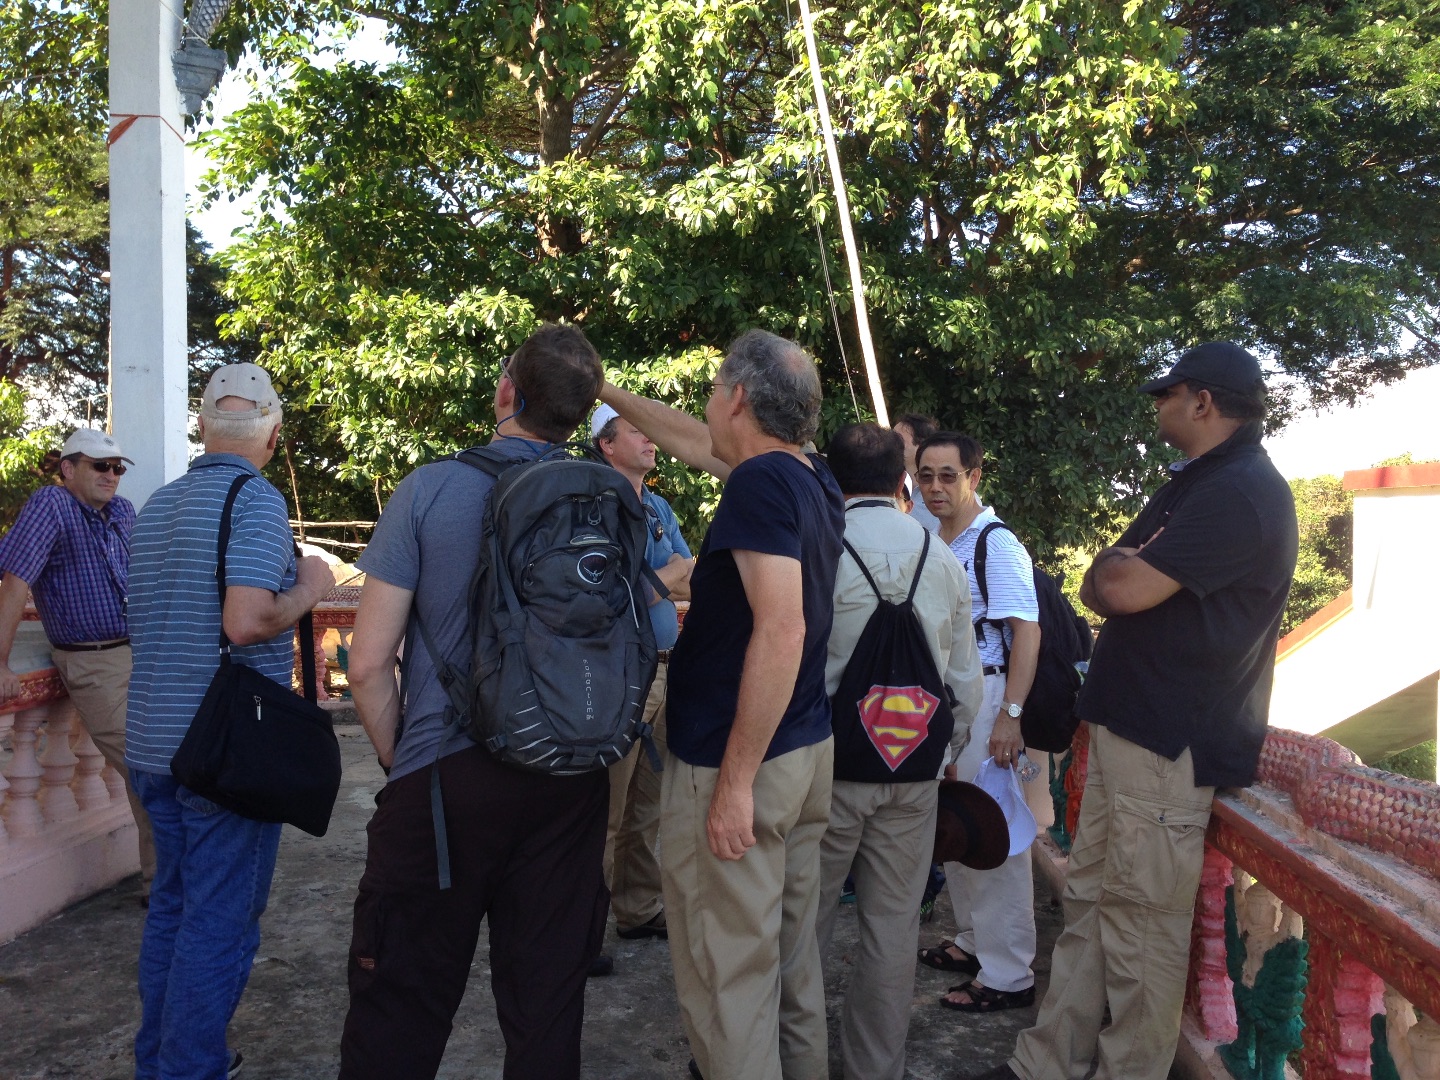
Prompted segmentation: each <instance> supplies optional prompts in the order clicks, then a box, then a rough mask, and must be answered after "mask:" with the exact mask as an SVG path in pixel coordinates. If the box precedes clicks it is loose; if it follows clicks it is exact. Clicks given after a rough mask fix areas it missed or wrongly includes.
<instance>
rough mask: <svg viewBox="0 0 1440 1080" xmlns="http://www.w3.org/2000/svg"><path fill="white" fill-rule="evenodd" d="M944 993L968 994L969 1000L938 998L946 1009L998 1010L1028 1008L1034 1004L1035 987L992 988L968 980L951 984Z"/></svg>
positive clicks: (963, 1010)
mask: <svg viewBox="0 0 1440 1080" xmlns="http://www.w3.org/2000/svg"><path fill="white" fill-rule="evenodd" d="M945 993H946V994H947V995H949V994H969V995H970V1000H969V1001H951V1000H950V998H949V997H948V996H947V997H942V998H941V999H940V1004H941V1005H943V1006H945V1008H947V1009H954V1010H955V1011H956V1012H966V1013H989V1012H1000V1011H1001V1010H1002V1009H1028V1008H1029V1007H1030V1006H1031V1005H1034V1004H1035V987H1033V986H1027V987H1026V988H1025V989H1024V990H992V989H990V987H988V986H981V985H980V984H979V983H977V982H968V983H963V984H961V985H960V986H952V987H950V989H949V990H947V991H945Z"/></svg>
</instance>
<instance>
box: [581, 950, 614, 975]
mask: <svg viewBox="0 0 1440 1080" xmlns="http://www.w3.org/2000/svg"><path fill="white" fill-rule="evenodd" d="M613 974H615V961H614V960H613V959H611V958H610V957H609V956H606V955H605V954H604V953H601V954H600V955H599V956H597V957H595V959H594V960H591V961H590V970H588V971H587V972H585V977H586V978H587V979H601V978H604V977H605V976H606V975H613Z"/></svg>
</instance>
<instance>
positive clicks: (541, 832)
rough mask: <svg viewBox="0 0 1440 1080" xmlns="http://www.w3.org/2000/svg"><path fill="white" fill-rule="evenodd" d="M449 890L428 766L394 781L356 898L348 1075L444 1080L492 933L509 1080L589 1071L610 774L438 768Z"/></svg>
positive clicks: (480, 757) (605, 903)
mask: <svg viewBox="0 0 1440 1080" xmlns="http://www.w3.org/2000/svg"><path fill="white" fill-rule="evenodd" d="M438 767H439V769H440V781H441V793H442V795H443V797H444V805H445V823H446V827H447V830H448V832H449V847H450V868H451V875H452V880H453V884H452V885H451V887H450V888H449V889H446V890H444V891H441V890H440V888H439V884H438V877H437V871H436V859H435V830H434V826H433V823H432V817H431V809H430V774H431V770H430V769H421V770H419V771H417V772H414V773H410V774H409V775H407V776H404V777H401V778H400V779H399V780H396V781H394V782H393V783H390V784H387V785H386V786H385V788H384V789H383V790H382V791H381V792H380V794H379V796H377V799H376V801H377V803H378V809H377V810H376V811H375V816H374V817H372V818H371V819H370V824H369V825H368V826H367V830H366V831H367V832H368V834H369V853H368V855H367V856H366V861H365V873H364V875H363V876H362V877H361V878H360V894H359V896H358V897H357V898H356V900H355V925H354V932H353V937H352V939H351V942H350V965H349V981H350V1010H349V1012H348V1013H347V1014H346V1017H345V1031H344V1034H343V1035H342V1037H341V1041H340V1077H341V1080H422V1078H430V1077H434V1075H435V1073H436V1070H437V1069H439V1067H440V1059H441V1057H442V1055H443V1054H444V1052H445V1043H446V1041H447V1040H448V1039H449V1037H450V1029H451V1022H452V1020H453V1019H454V1016H455V1010H456V1009H457V1008H459V1005H460V999H461V997H462V996H463V995H464V993H465V982H466V979H467V977H468V976H469V973H470V965H471V962H472V960H473V959H474V956H475V946H476V942H477V941H478V939H479V935H480V920H481V919H482V918H487V919H488V920H489V926H490V966H491V987H492V989H493V990H494V994H495V1008H496V1013H497V1014H498V1018H499V1021H500V1030H501V1033H502V1034H503V1035H504V1038H505V1077H506V1078H507V1080H512V1078H513V1080H573V1078H576V1077H578V1076H579V1075H580V1027H581V1021H582V1019H583V1016H584V1010H585V975H586V970H587V968H588V966H589V963H590V960H591V958H592V957H594V956H596V955H597V954H598V953H599V952H600V945H601V941H602V938H603V935H604V932H605V916H606V911H607V909H608V907H609V902H610V897H609V893H608V892H607V891H606V889H605V882H604V877H603V875H602V872H601V860H602V857H603V855H604V851H605V820H606V811H607V807H608V802H609V794H610V788H609V782H608V778H607V776H606V774H605V772H604V771H603V770H601V771H597V772H594V773H587V774H584V775H582V776H547V775H544V774H542V773H532V772H528V771H525V770H521V769H518V768H514V767H511V766H508V765H502V764H500V763H499V762H497V761H496V760H495V759H494V758H493V757H491V756H490V754H489V753H488V752H486V751H484V750H482V749H480V748H479V747H469V748H467V749H465V750H461V751H459V752H458V753H454V754H450V755H449V756H447V757H445V758H442V759H441V761H440V763H439V766H438Z"/></svg>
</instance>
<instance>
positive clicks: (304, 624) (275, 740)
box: [170, 472, 340, 836]
mask: <svg viewBox="0 0 1440 1080" xmlns="http://www.w3.org/2000/svg"><path fill="white" fill-rule="evenodd" d="M253 475H254V474H253V473H248V472H247V473H242V474H241V475H240V476H237V477H236V478H235V482H234V483H232V484H231V485H230V491H229V493H228V494H227V495H226V496H225V509H224V510H223V511H222V513H221V515H220V539H219V544H218V547H219V553H218V555H217V557H216V571H215V573H216V580H217V582H218V584H219V589H220V611H221V627H220V669H219V670H218V671H216V672H215V677H214V678H213V679H211V680H210V688H209V689H208V690H206V691H205V699H204V700H203V701H202V702H201V703H200V708H199V710H198V711H197V712H196V713H195V719H194V720H192V721H191V722H190V730H189V731H187V732H186V733H185V739H184V741H183V742H181V744H180V749H179V750H177V751H176V752H175V757H174V758H173V759H171V761H170V771H171V772H172V773H173V774H174V775H175V779H176V780H178V781H180V783H182V784H184V785H185V786H186V787H187V788H189V789H190V790H191V791H193V792H195V794H197V795H200V796H202V797H203V798H206V799H209V800H210V801H211V802H213V803H215V804H216V805H218V806H220V807H222V808H224V809H226V810H229V811H231V812H232V813H235V814H239V815H240V816H241V817H247V818H250V819H251V820H253V821H272V822H284V823H285V824H288V825H294V826H295V827H296V828H297V829H302V830H304V831H305V832H307V833H309V834H310V835H311V836H324V835H325V830H326V829H327V828H329V826H330V812H331V810H333V809H334V807H335V797H336V796H337V795H338V794H339V792H340V743H339V741H338V740H337V739H336V738H335V729H334V727H333V726H332V725H331V723H330V717H329V715H328V714H327V713H326V712H325V710H324V709H322V708H320V706H319V705H317V704H316V703H315V638H314V629H313V627H314V622H313V620H312V618H311V616H310V613H309V612H306V613H305V615H304V616H303V617H302V618H301V619H300V627H299V633H300V663H301V672H302V677H303V679H304V681H305V697H303V698H302V697H301V696H300V695H298V694H296V693H294V692H293V691H292V690H291V689H290V688H289V687H288V686H281V685H280V684H279V683H277V682H276V681H275V680H273V679H270V678H267V677H266V676H265V675H263V674H261V673H260V672H258V671H256V670H255V669H254V668H251V667H246V666H245V665H244V664H240V663H236V662H234V661H232V660H231V658H230V639H229V638H228V637H226V635H225V627H224V611H225V548H226V547H227V545H228V544H229V542H230V517H231V513H232V511H233V510H234V507H235V498H236V496H238V495H239V494H240V489H241V488H242V487H244V486H245V482H246V481H247V480H249V479H250V478H251V476H253Z"/></svg>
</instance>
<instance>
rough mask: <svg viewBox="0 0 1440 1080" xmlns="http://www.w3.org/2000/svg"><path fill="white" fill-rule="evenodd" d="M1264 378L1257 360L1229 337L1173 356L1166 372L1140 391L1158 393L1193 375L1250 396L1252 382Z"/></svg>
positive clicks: (1252, 386)
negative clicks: (1229, 339) (1171, 363)
mask: <svg viewBox="0 0 1440 1080" xmlns="http://www.w3.org/2000/svg"><path fill="white" fill-rule="evenodd" d="M1264 378H1265V376H1264V375H1263V374H1261V372H1260V361H1258V360H1256V359H1255V357H1253V356H1252V355H1250V353H1249V352H1247V351H1246V350H1244V349H1242V348H1241V347H1240V346H1239V345H1236V344H1235V343H1234V342H1233V341H1207V342H1205V344H1204V345H1196V346H1195V347H1194V348H1193V349H1191V350H1190V351H1188V352H1186V353H1185V354H1184V355H1183V356H1181V357H1180V359H1179V360H1176V361H1175V366H1174V367H1172V368H1171V369H1170V370H1169V371H1168V372H1167V373H1166V374H1164V375H1162V376H1160V378H1158V379H1152V380H1151V381H1150V382H1147V383H1146V384H1145V385H1144V386H1142V387H1140V392H1141V393H1142V394H1158V393H1160V392H1161V391H1162V390H1168V389H1170V387H1172V386H1174V385H1175V384H1176V383H1180V382H1186V381H1187V380H1191V379H1193V380H1194V381H1195V382H1201V383H1208V384H1210V385H1211V386H1219V387H1222V388H1223V389H1226V390H1233V391H1235V393H1237V394H1245V395H1246V396H1250V395H1253V394H1254V393H1255V384H1256V382H1260V381H1263V380H1264Z"/></svg>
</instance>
